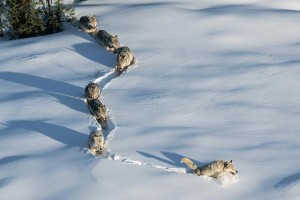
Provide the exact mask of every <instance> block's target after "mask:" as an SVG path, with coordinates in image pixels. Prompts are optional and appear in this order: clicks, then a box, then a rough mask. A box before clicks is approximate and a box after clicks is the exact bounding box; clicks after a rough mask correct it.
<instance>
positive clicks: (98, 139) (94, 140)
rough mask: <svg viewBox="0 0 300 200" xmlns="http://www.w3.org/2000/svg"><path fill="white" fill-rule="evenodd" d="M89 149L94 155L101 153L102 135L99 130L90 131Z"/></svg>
mask: <svg viewBox="0 0 300 200" xmlns="http://www.w3.org/2000/svg"><path fill="white" fill-rule="evenodd" d="M89 149H90V151H91V153H92V154H94V155H101V154H102V152H103V149H104V137H103V134H102V132H101V131H100V130H95V131H92V132H91V134H90V136H89Z"/></svg>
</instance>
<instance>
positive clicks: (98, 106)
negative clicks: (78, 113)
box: [88, 99, 108, 130]
mask: <svg viewBox="0 0 300 200" xmlns="http://www.w3.org/2000/svg"><path fill="white" fill-rule="evenodd" d="M88 109H89V111H90V112H91V114H92V115H93V116H94V117H95V118H96V120H97V121H98V122H99V123H100V125H101V127H102V128H103V129H104V130H106V129H107V128H108V127H107V120H108V117H107V113H106V106H105V105H104V104H103V103H101V101H100V100H99V99H92V100H90V101H88Z"/></svg>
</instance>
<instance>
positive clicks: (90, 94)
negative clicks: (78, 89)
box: [84, 83, 100, 101]
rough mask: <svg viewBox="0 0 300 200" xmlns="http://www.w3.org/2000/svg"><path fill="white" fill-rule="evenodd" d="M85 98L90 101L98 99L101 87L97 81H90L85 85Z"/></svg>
mask: <svg viewBox="0 0 300 200" xmlns="http://www.w3.org/2000/svg"><path fill="white" fill-rule="evenodd" d="M84 91H85V98H86V99H87V100H88V101H91V100H93V99H97V98H98V97H99V96H100V88H99V86H98V84H97V83H89V84H88V85H87V86H86V87H85V90H84Z"/></svg>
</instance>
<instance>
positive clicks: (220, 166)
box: [181, 158, 238, 178]
mask: <svg viewBox="0 0 300 200" xmlns="http://www.w3.org/2000/svg"><path fill="white" fill-rule="evenodd" d="M181 163H185V164H186V165H187V167H189V168H190V169H192V170H194V173H195V174H196V175H198V176H200V175H204V176H209V177H213V178H218V177H219V176H221V175H222V174H223V173H230V174H232V175H235V174H237V173H238V171H237V170H236V169H235V167H234V166H233V163H232V160H231V161H229V162H228V161H224V160H216V161H213V162H211V163H209V164H207V165H204V166H202V167H198V166H197V165H195V164H194V163H193V161H191V160H190V159H189V158H182V159H181Z"/></svg>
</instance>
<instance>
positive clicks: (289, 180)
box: [274, 172, 300, 188]
mask: <svg viewBox="0 0 300 200" xmlns="http://www.w3.org/2000/svg"><path fill="white" fill-rule="evenodd" d="M297 181H300V172H297V173H295V174H291V175H290V176H287V177H285V178H283V179H282V180H281V181H279V182H277V183H276V184H275V185H274V187H275V188H278V187H287V186H289V185H291V184H293V183H295V182H297Z"/></svg>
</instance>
